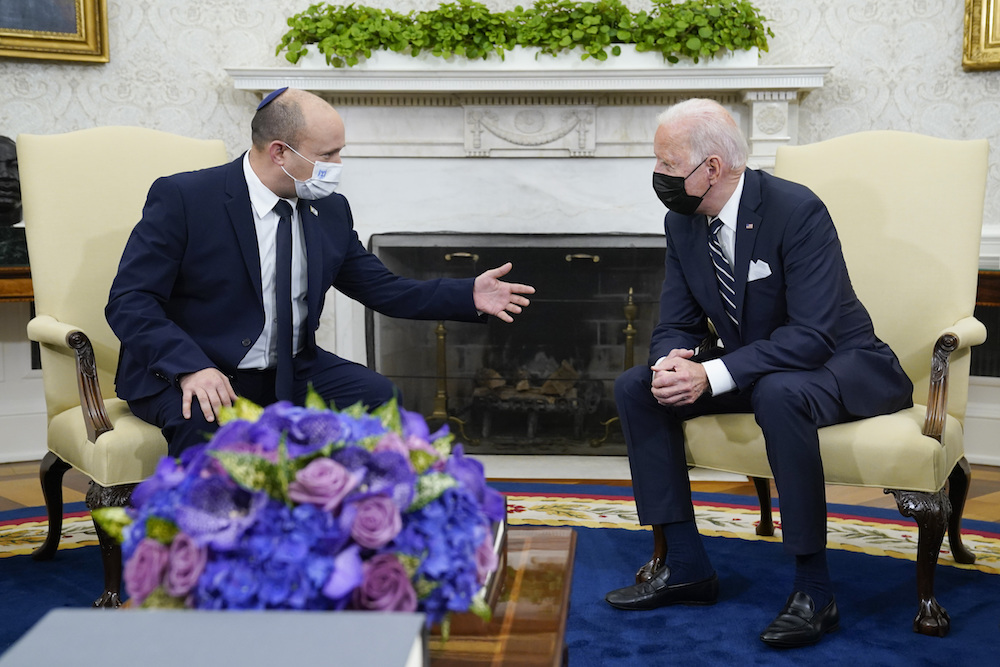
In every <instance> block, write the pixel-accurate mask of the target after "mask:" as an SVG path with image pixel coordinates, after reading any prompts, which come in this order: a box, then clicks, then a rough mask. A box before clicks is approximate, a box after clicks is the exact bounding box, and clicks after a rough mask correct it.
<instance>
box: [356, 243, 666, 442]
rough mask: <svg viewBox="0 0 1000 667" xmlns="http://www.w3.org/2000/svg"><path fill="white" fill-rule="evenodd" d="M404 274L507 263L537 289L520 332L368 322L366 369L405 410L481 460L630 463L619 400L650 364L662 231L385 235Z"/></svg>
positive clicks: (386, 248)
mask: <svg viewBox="0 0 1000 667" xmlns="http://www.w3.org/2000/svg"><path fill="white" fill-rule="evenodd" d="M370 247H371V250H372V251H373V252H375V253H376V254H377V255H378V256H379V257H380V258H381V259H382V261H383V262H384V263H385V264H386V266H388V267H389V268H390V269H391V270H392V271H394V272H395V273H397V274H399V275H402V276H407V277H413V278H420V279H426V278H435V277H473V276H476V275H479V274H480V273H482V272H483V271H485V270H487V269H491V268H494V267H497V266H500V265H501V264H503V263H504V262H506V261H511V262H513V264H514V269H513V270H512V271H511V273H510V274H508V276H507V277H506V279H508V280H511V281H513V282H521V283H527V284H530V285H533V286H534V287H535V289H536V290H537V291H536V294H535V295H534V296H533V297H532V303H531V306H530V307H529V308H527V309H526V310H525V311H524V312H523V313H521V315H519V316H515V320H514V323H513V324H505V323H504V322H501V321H500V320H498V319H496V318H489V321H488V322H487V323H486V324H470V323H460V322H423V321H413V320H398V319H393V318H387V317H384V316H381V315H379V314H377V313H373V312H371V311H369V312H368V313H367V322H366V326H367V341H368V363H369V365H370V366H371V367H372V368H374V369H376V370H377V371H378V372H380V373H382V374H383V375H385V376H387V377H389V378H390V379H391V380H393V382H395V383H396V385H397V386H398V387H399V388H400V390H401V392H402V396H403V404H404V406H405V407H406V408H407V409H410V410H415V411H417V412H420V413H422V414H423V415H424V416H425V417H427V418H428V419H430V420H431V421H432V422H433V421H435V420H438V421H439V422H443V421H448V422H449V423H450V424H451V428H452V430H453V431H455V432H456V433H458V434H459V436H460V439H461V440H462V442H464V443H465V444H466V448H467V449H468V450H469V451H470V452H473V453H539V452H547V453H590V454H621V453H623V452H624V444H623V442H622V439H621V430H620V427H619V425H618V424H617V423H616V421H617V420H616V417H617V414H616V410H615V405H614V397H613V395H612V390H613V385H614V380H615V378H616V377H617V376H618V375H619V374H620V373H621V372H622V370H623V369H624V368H626V367H627V366H631V365H633V364H634V363H639V364H642V363H646V357H647V356H648V348H649V337H650V334H651V330H652V327H653V326H654V324H655V322H656V318H657V314H658V313H657V311H658V300H659V292H660V285H661V283H662V281H663V237H662V236H658V235H624V234H621V235H619V234H610V235H595V234H580V235H567V234H559V235H549V234H453V233H447V234H446V233H429V234H416V233H414V234H407V233H399V234H378V235H374V236H372V238H371V241H370Z"/></svg>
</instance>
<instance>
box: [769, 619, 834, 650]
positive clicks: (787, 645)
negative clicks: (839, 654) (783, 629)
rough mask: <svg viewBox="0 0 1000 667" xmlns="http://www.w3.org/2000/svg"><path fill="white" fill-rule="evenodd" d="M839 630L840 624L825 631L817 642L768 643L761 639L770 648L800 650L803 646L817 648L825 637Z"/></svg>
mask: <svg viewBox="0 0 1000 667" xmlns="http://www.w3.org/2000/svg"><path fill="white" fill-rule="evenodd" d="M839 629H840V624H839V623H838V624H837V625H834V626H832V627H829V628H827V629H826V630H824V631H823V633H822V634H821V635H820V636H819V637H817V638H816V640H815V641H811V642H782V641H768V640H767V639H764V638H763V637H762V638H761V641H762V642H764V643H765V644H767V645H768V646H771V647H773V648H800V647H802V646H815V645H816V644H818V643H820V641H822V639H823V637H824V636H825V635H828V634H830V633H832V632H836V631H837V630H839Z"/></svg>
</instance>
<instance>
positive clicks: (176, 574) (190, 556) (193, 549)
mask: <svg viewBox="0 0 1000 667" xmlns="http://www.w3.org/2000/svg"><path fill="white" fill-rule="evenodd" d="M207 560H208V551H207V550H206V549H205V548H203V547H199V546H198V544H197V543H196V542H195V541H194V539H192V538H191V536H190V535H187V534H186V533H178V534H177V536H176V537H174V541H173V543H172V544H171V545H170V562H169V563H167V575H166V577H164V579H163V590H165V591H166V592H167V594H168V595H171V596H173V597H175V598H179V597H184V596H185V595H187V594H188V593H190V592H191V589H192V588H194V586H195V584H197V583H198V577H200V576H201V573H202V572H204V571H205V563H206V561H207Z"/></svg>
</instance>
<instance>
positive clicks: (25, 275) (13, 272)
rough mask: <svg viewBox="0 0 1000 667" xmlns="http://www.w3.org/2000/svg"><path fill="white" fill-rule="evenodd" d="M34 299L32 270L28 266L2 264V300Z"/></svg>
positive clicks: (0, 274) (0, 290) (0, 267)
mask: <svg viewBox="0 0 1000 667" xmlns="http://www.w3.org/2000/svg"><path fill="white" fill-rule="evenodd" d="M32 299H34V292H33V291H32V289H31V270H30V269H28V267H26V266H0V302H4V301H31V300H32Z"/></svg>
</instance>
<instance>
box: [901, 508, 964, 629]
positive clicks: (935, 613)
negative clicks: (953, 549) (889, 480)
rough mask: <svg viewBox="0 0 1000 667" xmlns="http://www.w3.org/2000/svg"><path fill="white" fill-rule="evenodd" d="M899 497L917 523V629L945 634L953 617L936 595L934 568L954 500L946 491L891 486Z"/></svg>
mask: <svg viewBox="0 0 1000 667" xmlns="http://www.w3.org/2000/svg"><path fill="white" fill-rule="evenodd" d="M886 493H892V495H894V496H895V497H896V505H897V506H898V507H899V513H900V514H902V515H903V516H909V517H913V519H914V520H915V521H916V522H917V528H918V533H917V534H918V537H917V596H918V597H919V600H920V607H919V609H918V610H917V615H916V617H915V618H914V619H913V631H914V632H919V633H920V634H922V635H931V636H936V637H944V636H945V635H947V634H948V631H949V630H950V629H951V618H950V617H949V616H948V612H947V611H945V609H944V607H942V606H941V605H939V604H938V601H937V600H936V599H935V598H934V569H935V568H936V567H937V561H938V553H939V552H940V550H941V542H943V541H944V533H945V528H946V527H947V525H948V517H949V516H950V515H951V502H950V501H949V500H948V496H947V495H946V494H945V492H944V491H943V490H941V491H937V492H935V493H923V492H918V491H898V490H895V489H887V490H886Z"/></svg>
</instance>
